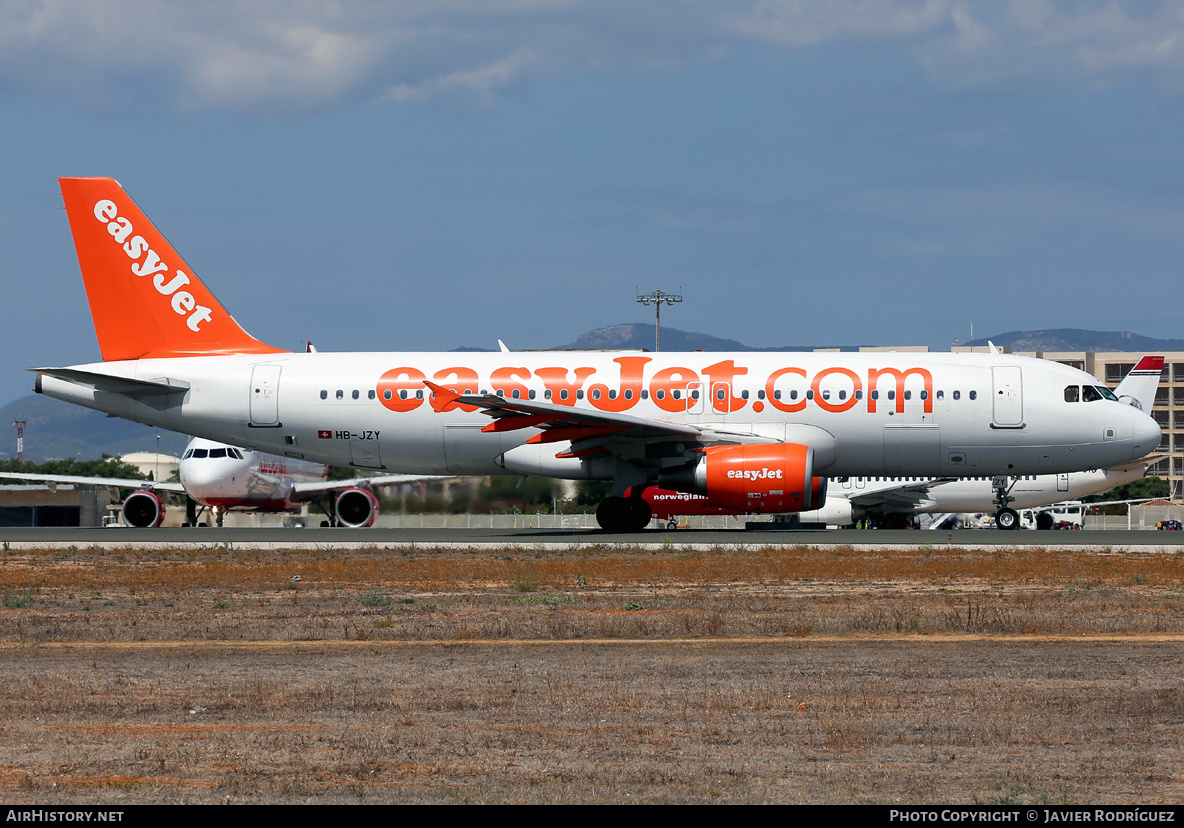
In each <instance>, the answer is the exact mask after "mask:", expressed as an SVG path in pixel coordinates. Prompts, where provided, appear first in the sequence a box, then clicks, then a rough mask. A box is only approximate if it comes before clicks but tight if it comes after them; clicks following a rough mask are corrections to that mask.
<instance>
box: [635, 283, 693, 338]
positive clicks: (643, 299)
mask: <svg viewBox="0 0 1184 828" xmlns="http://www.w3.org/2000/svg"><path fill="white" fill-rule="evenodd" d="M637 301H638V302H640V303H641V304H643V305H650V304H653V306H654V350H655V351H660V350H662V303H663V302H665V303H666V304H667V305H673V304H674V303H675V302H681V301H682V295H681V294H678V293H666V292H665V291H663V290H662V289H661V288H658V289H657V290H655V291H654V292H653V293H644V294H638V296H637Z"/></svg>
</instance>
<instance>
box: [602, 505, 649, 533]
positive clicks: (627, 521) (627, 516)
mask: <svg viewBox="0 0 1184 828" xmlns="http://www.w3.org/2000/svg"><path fill="white" fill-rule="evenodd" d="M653 516H654V514H653V512H651V511H650V505H649V504H648V503H646V502H645V501H644V500H642V499H641V498H640V497H606V498H605V499H604V500H602V501H600V505H599V506H597V507H596V522H597V523H599V524H600V528H601V529H603V530H604V531H606V532H640V531H641V530H642V529H644V528H645V527H646V524H648V523H649V522H650V520H651V518H653Z"/></svg>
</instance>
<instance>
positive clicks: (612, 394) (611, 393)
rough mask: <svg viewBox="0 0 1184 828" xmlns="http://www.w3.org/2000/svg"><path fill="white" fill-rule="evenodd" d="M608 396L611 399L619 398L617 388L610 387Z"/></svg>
mask: <svg viewBox="0 0 1184 828" xmlns="http://www.w3.org/2000/svg"><path fill="white" fill-rule="evenodd" d="M608 398H609V399H610V400H615V399H616V398H617V389H615V388H610V389H609V390H608Z"/></svg>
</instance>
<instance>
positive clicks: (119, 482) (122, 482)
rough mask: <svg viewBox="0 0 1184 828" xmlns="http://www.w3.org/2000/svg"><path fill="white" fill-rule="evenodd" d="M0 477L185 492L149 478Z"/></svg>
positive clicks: (13, 474)
mask: <svg viewBox="0 0 1184 828" xmlns="http://www.w3.org/2000/svg"><path fill="white" fill-rule="evenodd" d="M0 478H5V479H10V480H33V481H37V482H39V483H75V484H80V485H84V486H111V487H113V488H119V489H153V490H155V491H160V492H175V493H176V494H185V489H184V488H183V487H182V486H181V484H180V483H176V482H171V481H165V482H161V483H155V482H153V481H151V480H136V479H134V478H129V477H84V476H82V475H77V474H33V473H30V472H0Z"/></svg>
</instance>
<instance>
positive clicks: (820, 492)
mask: <svg viewBox="0 0 1184 828" xmlns="http://www.w3.org/2000/svg"><path fill="white" fill-rule="evenodd" d="M658 483H659V485H660V486H662V487H664V488H667V489H674V490H675V491H680V492H694V493H695V494H701V495H706V496H707V499H708V500H709V501H711V503H712V504H713V505H715V506H722V507H724V508H725V509H734V510H735V511H737V512H749V513H760V512H769V513H777V512H804V511H809V510H811V509H818V508H820V507H821V506H822V505H823V504H824V503H825V502H826V478H825V477H815V476H814V450H813V449H812V448H810V447H809V446H806V445H802V444H800V443H758V444H756V445H742V446H713V447H711V448H708V449H706V450H705V451H704V452H703V457H702V458H701V459H700V460H698V461H697V462H695V463H692V464H689V465H686V466H680V467H678V468H675V469H667V470H663V471H662V472H660V473H659V476H658Z"/></svg>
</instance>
